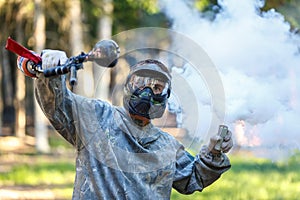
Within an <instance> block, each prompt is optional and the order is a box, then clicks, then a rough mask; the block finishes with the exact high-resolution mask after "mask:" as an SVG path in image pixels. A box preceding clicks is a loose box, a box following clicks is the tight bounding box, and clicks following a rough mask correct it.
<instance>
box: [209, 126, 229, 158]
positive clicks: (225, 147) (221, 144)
mask: <svg viewBox="0 0 300 200" xmlns="http://www.w3.org/2000/svg"><path fill="white" fill-rule="evenodd" d="M232 146H233V140H232V133H231V131H230V130H227V133H226V134H225V136H224V138H222V137H221V136H220V135H215V136H213V137H211V138H210V141H209V144H208V149H209V151H210V152H211V153H212V154H215V155H216V154H221V153H227V152H229V151H230V149H231V148H232Z"/></svg>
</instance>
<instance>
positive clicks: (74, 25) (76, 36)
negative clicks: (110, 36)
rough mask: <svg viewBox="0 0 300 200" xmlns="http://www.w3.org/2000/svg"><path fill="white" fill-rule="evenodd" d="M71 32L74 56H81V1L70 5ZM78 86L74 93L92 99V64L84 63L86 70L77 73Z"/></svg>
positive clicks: (82, 47) (76, 0)
mask: <svg viewBox="0 0 300 200" xmlns="http://www.w3.org/2000/svg"><path fill="white" fill-rule="evenodd" d="M70 8H71V9H70V11H69V14H70V16H71V17H70V18H71V31H70V43H71V50H72V51H71V52H72V56H75V55H78V54H80V53H81V52H82V51H84V44H83V27H82V23H81V21H82V19H81V16H82V11H81V5H80V0H73V1H72V2H71V5H70ZM77 75H78V76H77V77H78V80H77V81H78V84H77V85H76V87H75V88H74V90H73V91H74V92H76V93H77V94H80V95H84V96H87V97H91V96H92V95H93V92H94V89H93V88H94V84H93V72H92V68H91V65H90V63H84V70H78V71H77Z"/></svg>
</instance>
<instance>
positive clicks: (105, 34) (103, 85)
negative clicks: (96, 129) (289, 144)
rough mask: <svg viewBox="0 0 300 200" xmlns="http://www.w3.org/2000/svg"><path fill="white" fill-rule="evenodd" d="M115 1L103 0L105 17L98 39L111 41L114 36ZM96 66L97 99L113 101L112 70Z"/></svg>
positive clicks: (102, 20) (102, 17) (100, 22)
mask: <svg viewBox="0 0 300 200" xmlns="http://www.w3.org/2000/svg"><path fill="white" fill-rule="evenodd" d="M113 8H114V7H113V1H112V0H103V3H102V10H103V13H104V14H103V15H102V16H101V17H100V18H99V19H98V38H99V40H102V39H109V38H111V35H112V22H113V20H112V12H113ZM93 64H94V79H95V81H96V83H95V86H96V90H95V97H97V98H100V99H102V100H107V101H111V100H112V99H111V98H110V97H109V95H110V83H111V70H110V69H108V68H104V67H100V66H98V65H97V64H96V63H93Z"/></svg>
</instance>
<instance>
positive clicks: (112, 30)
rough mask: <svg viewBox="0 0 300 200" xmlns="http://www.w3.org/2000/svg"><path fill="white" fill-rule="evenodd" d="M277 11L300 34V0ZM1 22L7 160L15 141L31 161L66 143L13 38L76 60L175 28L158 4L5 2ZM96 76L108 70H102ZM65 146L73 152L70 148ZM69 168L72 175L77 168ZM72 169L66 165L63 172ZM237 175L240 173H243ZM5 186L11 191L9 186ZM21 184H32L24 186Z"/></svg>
mask: <svg viewBox="0 0 300 200" xmlns="http://www.w3.org/2000/svg"><path fill="white" fill-rule="evenodd" d="M186 2H187V3H188V4H190V6H192V7H194V8H195V9H197V10H198V11H199V12H201V13H203V14H204V15H205V14H209V15H211V13H214V12H217V11H216V10H215V9H214V8H215V6H216V5H218V2H217V1H216V0H194V1H193V0H187V1H186ZM271 8H274V9H276V10H277V11H278V12H280V13H281V14H283V15H284V16H285V19H286V20H287V21H288V22H289V23H290V24H291V28H292V29H293V31H294V32H297V30H298V28H299V27H300V15H299V13H300V1H299V0H267V1H266V2H265V5H264V7H263V8H262V10H269V9H271ZM0 19H1V21H2V23H1V24H0V27H1V34H0V45H1V51H0V68H1V70H0V88H1V91H0V136H1V137H0V143H1V145H3V146H6V149H5V150H3V149H1V153H0V154H1V155H8V152H18V151H16V150H17V148H18V147H19V146H17V145H15V143H10V142H9V141H7V140H6V139H7V138H11V137H12V138H13V139H12V140H10V141H17V143H18V144H19V143H22V144H23V143H25V144H27V145H28V144H29V145H30V146H31V147H32V148H30V155H32V154H34V155H36V153H39V155H40V153H41V154H43V155H46V156H48V155H50V154H53V152H57V151H59V150H57V148H56V147H58V146H60V144H61V143H60V142H59V141H60V140H61V138H57V137H56V136H55V133H54V134H53V129H52V128H51V126H49V124H48V122H47V121H46V120H45V119H44V118H43V114H42V113H41V111H40V110H39V108H38V107H37V105H36V102H35V100H34V95H33V85H32V84H33V81H32V80H31V79H30V78H28V77H25V76H24V75H23V74H22V73H21V72H20V71H19V70H17V67H16V58H17V57H16V55H15V54H13V53H11V52H9V51H7V50H6V49H5V44H6V40H7V38H8V37H9V36H10V37H12V38H13V39H15V40H16V41H18V42H19V43H20V44H22V45H24V46H25V47H26V48H28V49H31V50H34V51H35V52H41V50H43V49H45V48H47V49H60V50H63V51H66V53H67V55H69V56H72V55H77V54H79V53H80V52H81V51H85V52H87V51H89V50H90V49H91V48H92V47H93V44H95V43H96V42H97V41H99V40H100V39H103V38H110V37H111V36H113V35H115V34H118V33H120V32H123V31H126V30H130V29H135V28H140V27H163V28H170V27H171V25H172V21H170V20H169V19H168V18H167V17H166V16H165V15H164V13H162V12H161V11H160V9H159V6H158V5H157V1H156V0H84V1H83V0H65V1H60V0H0ZM91 69H92V68H91ZM89 70H90V69H89V68H87V69H85V73H90V74H93V72H92V71H90V72H89ZM94 70H95V69H94ZM96 70H100V71H101V70H104V69H101V68H96ZM98 73H104V72H98ZM105 73H109V74H107V75H106V76H107V77H108V78H107V79H106V80H105V82H104V83H103V84H102V85H101V87H103V90H102V94H101V96H102V97H103V98H104V99H105V98H106V99H109V93H110V92H111V91H110V90H111V89H112V88H113V87H114V86H113V84H115V80H116V79H117V78H118V74H122V73H121V72H117V71H114V70H112V71H109V72H105ZM91 76H92V75H91ZM77 90H78V91H77V92H78V93H84V89H83V88H80V87H78V88H77ZM85 95H87V96H88V95H89V94H85ZM20 141H21V142H20ZM63 145H66V148H68V145H67V144H63ZM18 153H20V152H18ZM71 154H72V153H71ZM71 157H72V156H71ZM18 158H19V157H18ZM47 159H48V158H47ZM291 159H292V161H291V163H294V164H298V162H295V159H296V161H297V159H298V158H294V157H293V158H291ZM42 160H43V158H42ZM259 162H260V161H259ZM3 163H5V162H4V161H3ZM37 163H38V162H37ZM42 163H43V162H42ZM63 163H65V160H64V161H63ZM67 163H69V162H67ZM272 164H274V166H275V168H280V167H281V165H279V166H278V165H277V163H272V162H270V163H269V162H267V164H266V165H263V167H266V169H265V170H268V169H269V168H268V167H270V165H272ZM45 165H46V166H47V167H49V166H48V165H47V164H45ZM66 165H67V168H66V171H67V172H68V170H69V169H70V168H72V167H73V165H71V166H69V165H68V164H66ZM66 165H62V167H61V168H60V169H58V171H61V169H63V168H64V167H66ZM42 166H44V163H43V164H42ZM59 166H60V165H59ZM68 166H69V167H70V168H68ZM245 166H249V165H245ZM245 166H244V165H243V167H245ZM292 166H294V165H293V164H292ZM38 167H39V166H37V168H38ZM47 167H46V168H47ZM52 167H53V168H55V167H54V166H52ZM243 167H241V168H243ZM25 168H26V165H25V167H24V166H23V165H21V171H22V170H25ZM256 168H257V165H256ZM271 168H272V167H271ZM43 169H44V168H43ZM272 169H273V168H272ZM292 169H293V168H292ZM236 170H237V171H238V170H239V168H238V169H236ZM4 171H5V170H4ZM70 173H71V172H70ZM293 173H294V171H293ZM58 176H59V175H58ZM298 178H299V177H298ZM6 179H7V180H9V178H6ZM296 182H299V180H297V181H296ZM2 184H4V185H11V184H8V183H6V182H5V181H4V182H3V183H2ZM19 184H20V185H26V184H27V183H23V182H22V181H21V182H20V183H19ZM17 185H18V183H17ZM0 187H1V185H0ZM249 190H250V189H249ZM297 192H298V194H299V192H300V191H299V190H298V191H297ZM69 193H70V192H69ZM69 193H68V194H69ZM62 196H64V195H62ZM174 198H176V197H174ZM182 198H183V197H182ZM0 199H1V197H0ZM252 199H253V198H252ZM254 199H255V198H254Z"/></svg>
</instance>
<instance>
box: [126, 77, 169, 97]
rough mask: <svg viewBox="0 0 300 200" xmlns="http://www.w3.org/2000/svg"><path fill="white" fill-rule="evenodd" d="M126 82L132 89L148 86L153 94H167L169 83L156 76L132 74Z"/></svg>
mask: <svg viewBox="0 0 300 200" xmlns="http://www.w3.org/2000/svg"><path fill="white" fill-rule="evenodd" d="M128 83H129V85H130V86H131V88H132V89H133V91H134V90H136V89H140V90H142V89H143V88H145V87H149V88H151V89H152V91H153V94H155V95H168V90H169V83H167V82H165V81H163V80H160V79H157V78H152V77H144V76H139V75H136V74H133V75H132V76H131V77H130V80H129V82H128Z"/></svg>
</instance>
